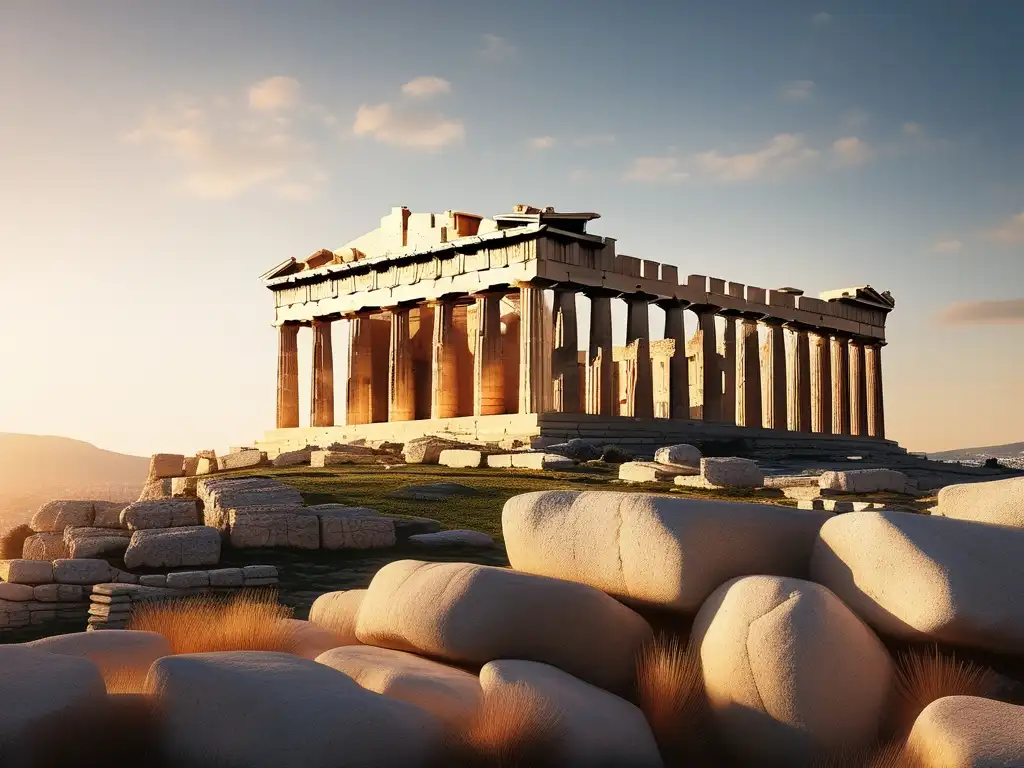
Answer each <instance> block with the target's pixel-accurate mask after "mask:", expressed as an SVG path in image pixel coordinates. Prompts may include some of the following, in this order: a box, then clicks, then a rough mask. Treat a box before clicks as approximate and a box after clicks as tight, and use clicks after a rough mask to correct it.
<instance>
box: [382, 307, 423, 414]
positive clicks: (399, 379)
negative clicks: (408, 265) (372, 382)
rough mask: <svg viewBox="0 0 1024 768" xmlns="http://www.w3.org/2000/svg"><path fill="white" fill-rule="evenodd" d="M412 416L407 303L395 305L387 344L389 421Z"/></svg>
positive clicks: (413, 396) (413, 385)
mask: <svg viewBox="0 0 1024 768" xmlns="http://www.w3.org/2000/svg"><path fill="white" fill-rule="evenodd" d="M415 417H416V382H415V380H414V379H413V367H412V345H411V344H410V341H409V307H394V308H392V310H391V343H390V345H389V346H388V421H411V420H412V419H414V418H415Z"/></svg>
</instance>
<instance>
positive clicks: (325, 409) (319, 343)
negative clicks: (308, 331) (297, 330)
mask: <svg viewBox="0 0 1024 768" xmlns="http://www.w3.org/2000/svg"><path fill="white" fill-rule="evenodd" d="M311 379H312V381H311V384H312V392H311V394H310V398H309V425H310V426H311V427H333V426H334V351H333V349H332V346H331V322H330V321H329V320H316V319H314V320H313V375H312V377H311Z"/></svg>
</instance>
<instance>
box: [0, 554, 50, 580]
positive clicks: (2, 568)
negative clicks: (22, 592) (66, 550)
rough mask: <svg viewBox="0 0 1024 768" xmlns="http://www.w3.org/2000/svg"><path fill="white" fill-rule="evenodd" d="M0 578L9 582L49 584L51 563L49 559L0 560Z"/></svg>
mask: <svg viewBox="0 0 1024 768" xmlns="http://www.w3.org/2000/svg"><path fill="white" fill-rule="evenodd" d="M0 580H2V581H6V582H10V583H11V584H50V583H52V582H53V563H51V562H50V561H49V560H22V559H18V560H0Z"/></svg>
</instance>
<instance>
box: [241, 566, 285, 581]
mask: <svg viewBox="0 0 1024 768" xmlns="http://www.w3.org/2000/svg"><path fill="white" fill-rule="evenodd" d="M277 575H278V574H277V566H274V565H243V566H242V576H244V577H245V578H247V579H276V578H277Z"/></svg>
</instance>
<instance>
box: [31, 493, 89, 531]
mask: <svg viewBox="0 0 1024 768" xmlns="http://www.w3.org/2000/svg"><path fill="white" fill-rule="evenodd" d="M95 516H96V512H95V509H94V508H93V502H92V501H91V500H89V501H78V500H70V499H57V500H54V501H48V502H46V503H45V504H43V506H42V507H40V508H39V511H38V512H36V513H35V514H34V515H33V516H32V522H31V524H30V525H31V528H32V530H33V531H40V532H42V531H63V530H64V529H65V528H67V527H68V526H69V525H74V526H87V525H92V523H93V519H94V518H95Z"/></svg>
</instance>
